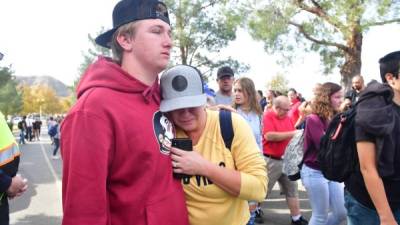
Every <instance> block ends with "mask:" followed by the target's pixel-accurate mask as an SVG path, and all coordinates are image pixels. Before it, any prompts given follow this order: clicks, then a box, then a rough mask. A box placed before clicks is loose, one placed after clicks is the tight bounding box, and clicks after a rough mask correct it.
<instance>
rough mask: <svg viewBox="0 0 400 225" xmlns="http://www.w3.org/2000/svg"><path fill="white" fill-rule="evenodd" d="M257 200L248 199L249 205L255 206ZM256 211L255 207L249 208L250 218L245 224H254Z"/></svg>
mask: <svg viewBox="0 0 400 225" xmlns="http://www.w3.org/2000/svg"><path fill="white" fill-rule="evenodd" d="M257 204H258V203H257V202H255V201H249V206H257ZM256 211H257V207H255V208H254V210H250V219H249V222H247V225H254V224H255V220H256Z"/></svg>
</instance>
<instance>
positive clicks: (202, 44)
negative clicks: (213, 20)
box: [189, 33, 212, 63]
mask: <svg viewBox="0 0 400 225" xmlns="http://www.w3.org/2000/svg"><path fill="white" fill-rule="evenodd" d="M211 35H212V33H208V35H207V36H206V37H205V38H204V39H203V40H201V41H200V44H199V45H197V46H196V48H195V49H193V52H192V54H191V57H190V60H189V62H190V63H192V60H193V57H194V55H195V54H196V52H197V50H198V49H199V48H200V47H203V46H204V43H205V42H206V41H207V39H208V38H209V37H210V36H211Z"/></svg>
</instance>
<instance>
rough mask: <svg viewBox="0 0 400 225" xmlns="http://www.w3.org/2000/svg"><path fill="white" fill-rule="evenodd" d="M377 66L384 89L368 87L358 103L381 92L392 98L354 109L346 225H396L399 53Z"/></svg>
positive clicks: (399, 220) (399, 209)
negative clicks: (353, 164) (354, 165)
mask: <svg viewBox="0 0 400 225" xmlns="http://www.w3.org/2000/svg"><path fill="white" fill-rule="evenodd" d="M379 64H380V72H381V78H382V81H383V83H386V84H387V85H388V86H385V85H381V84H379V83H375V85H372V84H369V85H368V86H367V87H366V88H365V90H364V91H363V93H362V94H361V95H360V99H361V98H363V97H365V96H368V94H370V93H382V90H383V89H388V91H389V93H391V91H392V92H393V94H394V95H393V97H392V95H389V97H384V96H378V97H369V98H367V99H365V100H363V101H362V102H360V104H359V105H358V106H357V116H356V141H357V153H358V158H359V163H360V167H359V171H356V172H355V173H354V174H353V175H352V176H351V177H350V178H349V179H348V180H347V181H346V182H345V184H346V193H345V206H346V208H347V211H348V215H347V217H348V223H347V224H348V225H379V224H382V225H383V224H384V225H398V224H400V164H399V161H400V139H399V136H400V78H399V72H400V51H397V52H392V53H390V54H388V55H386V56H384V57H383V58H381V59H380V60H379ZM386 99H388V100H386Z"/></svg>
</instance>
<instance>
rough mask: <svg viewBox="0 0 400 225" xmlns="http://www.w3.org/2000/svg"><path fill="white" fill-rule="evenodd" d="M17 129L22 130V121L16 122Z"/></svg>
mask: <svg viewBox="0 0 400 225" xmlns="http://www.w3.org/2000/svg"><path fill="white" fill-rule="evenodd" d="M18 129H20V130H22V129H23V127H22V121H19V122H18Z"/></svg>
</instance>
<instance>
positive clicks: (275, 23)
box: [243, 0, 400, 89]
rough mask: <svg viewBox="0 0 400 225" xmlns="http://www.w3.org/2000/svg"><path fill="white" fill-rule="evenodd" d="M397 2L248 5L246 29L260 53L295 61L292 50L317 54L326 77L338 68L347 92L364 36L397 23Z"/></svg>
mask: <svg viewBox="0 0 400 225" xmlns="http://www.w3.org/2000/svg"><path fill="white" fill-rule="evenodd" d="M399 9H400V1H398V0H381V1H376V0H337V1H331V0H319V1H317V0H290V1H286V0H279V1H277V0H263V1H257V3H250V1H249V2H247V4H246V5H245V7H243V12H244V13H246V14H249V15H250V13H251V12H253V13H251V15H250V16H246V18H249V20H248V23H247V26H248V28H249V30H250V33H251V35H252V37H253V38H255V39H257V40H261V41H263V42H264V44H265V49H266V50H268V51H272V52H281V53H282V55H284V56H285V57H286V58H288V59H290V58H291V57H292V56H294V54H293V52H295V50H296V48H299V47H300V48H301V49H302V50H305V51H306V52H309V51H314V52H318V53H319V55H320V56H321V61H322V63H323V65H324V66H325V71H324V72H325V73H329V72H331V71H332V69H334V68H336V67H339V68H340V74H341V82H342V84H343V85H344V86H345V87H346V89H349V88H350V86H351V79H352V77H353V76H355V75H357V74H360V72H361V65H362V63H361V50H362V43H363V35H364V33H365V32H367V31H368V29H369V28H371V27H374V26H382V25H385V24H390V23H400V14H399Z"/></svg>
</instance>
